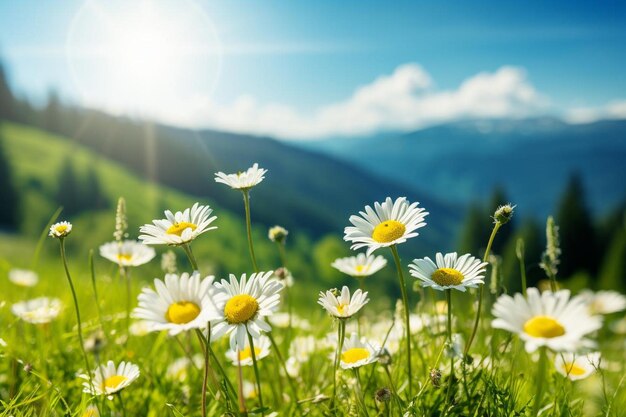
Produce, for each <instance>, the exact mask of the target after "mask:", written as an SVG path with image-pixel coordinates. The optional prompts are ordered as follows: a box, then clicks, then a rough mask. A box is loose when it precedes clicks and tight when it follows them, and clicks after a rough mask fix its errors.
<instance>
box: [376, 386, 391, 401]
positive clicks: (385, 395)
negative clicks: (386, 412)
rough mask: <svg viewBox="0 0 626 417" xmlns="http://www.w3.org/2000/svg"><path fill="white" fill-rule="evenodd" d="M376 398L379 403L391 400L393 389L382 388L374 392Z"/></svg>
mask: <svg viewBox="0 0 626 417" xmlns="http://www.w3.org/2000/svg"><path fill="white" fill-rule="evenodd" d="M374 399H375V400H376V402H379V403H386V402H389V400H390V399H391V390H390V389H389V388H381V389H379V390H377V391H376V393H375V394H374Z"/></svg>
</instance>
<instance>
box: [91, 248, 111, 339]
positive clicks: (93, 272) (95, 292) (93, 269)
mask: <svg viewBox="0 0 626 417" xmlns="http://www.w3.org/2000/svg"><path fill="white" fill-rule="evenodd" d="M89 271H90V272H91V287H92V288H93V296H94V299H95V301H96V311H97V312H98V321H99V322H100V328H101V329H102V333H104V338H105V339H106V340H107V343H108V342H109V335H108V334H107V332H106V330H105V328H104V320H102V309H101V308H100V299H99V297H98V286H97V285H96V267H95V265H94V262H93V249H90V250H89Z"/></svg>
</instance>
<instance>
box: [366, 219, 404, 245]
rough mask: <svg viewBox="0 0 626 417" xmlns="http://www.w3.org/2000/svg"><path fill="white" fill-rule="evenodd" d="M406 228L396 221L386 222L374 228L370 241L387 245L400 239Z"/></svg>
mask: <svg viewBox="0 0 626 417" xmlns="http://www.w3.org/2000/svg"><path fill="white" fill-rule="evenodd" d="M405 231H406V227H405V226H404V225H403V224H402V223H400V222H399V221H397V220H386V221H384V222H382V223H380V224H379V225H378V226H376V227H375V228H374V231H373V232H372V239H374V240H375V241H376V242H378V243H389V242H393V241H394V240H396V239H399V238H401V237H402V236H403V235H404V232H405Z"/></svg>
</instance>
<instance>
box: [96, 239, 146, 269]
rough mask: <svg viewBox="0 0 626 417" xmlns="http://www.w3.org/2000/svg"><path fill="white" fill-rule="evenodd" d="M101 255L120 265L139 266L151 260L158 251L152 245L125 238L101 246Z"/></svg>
mask: <svg viewBox="0 0 626 417" xmlns="http://www.w3.org/2000/svg"><path fill="white" fill-rule="evenodd" d="M100 256H102V257H103V258H106V259H108V260H109V261H111V262H114V263H116V264H118V265H120V266H139V265H143V264H146V263H148V262H150V261H151V260H152V258H154V257H155V256H156V252H155V251H154V249H152V248H151V247H150V246H146V245H144V244H142V243H139V242H136V241H134V240H125V241H123V242H109V243H105V244H104V245H102V246H100Z"/></svg>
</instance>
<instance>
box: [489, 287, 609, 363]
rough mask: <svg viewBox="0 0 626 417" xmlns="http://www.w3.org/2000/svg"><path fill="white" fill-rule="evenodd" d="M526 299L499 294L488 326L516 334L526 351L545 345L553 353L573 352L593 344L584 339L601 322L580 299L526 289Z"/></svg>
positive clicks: (566, 291)
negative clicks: (523, 343)
mask: <svg viewBox="0 0 626 417" xmlns="http://www.w3.org/2000/svg"><path fill="white" fill-rule="evenodd" d="M526 293H527V298H524V297H523V296H522V295H521V294H515V297H511V296H509V295H506V294H505V295H501V296H500V297H499V298H498V300H497V301H496V303H495V304H494V306H493V310H492V312H493V315H494V316H495V317H496V319H495V320H493V321H492V322H491V326H492V327H494V328H496V329H504V330H508V331H510V332H512V333H517V334H519V336H520V338H521V339H522V340H523V341H524V342H526V351H527V352H534V351H535V350H537V348H539V347H541V346H547V347H548V348H549V349H551V350H553V351H556V352H573V351H576V350H577V349H578V348H579V347H581V346H589V345H592V343H590V341H588V340H585V339H584V336H585V335H587V334H589V333H591V332H593V331H595V330H598V329H599V328H600V327H601V326H602V319H601V318H600V317H598V316H591V315H590V314H589V311H588V309H587V305H586V304H585V300H584V299H583V298H581V297H574V298H571V299H570V292H569V291H568V290H560V291H557V292H554V293H553V292H551V291H545V292H543V293H541V294H540V293H539V290H537V289H536V288H528V290H527V292H526Z"/></svg>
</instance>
